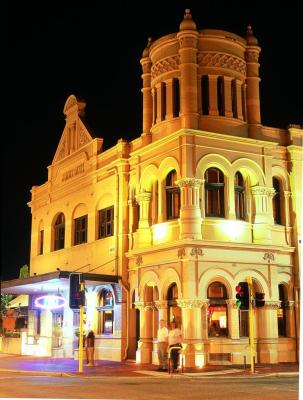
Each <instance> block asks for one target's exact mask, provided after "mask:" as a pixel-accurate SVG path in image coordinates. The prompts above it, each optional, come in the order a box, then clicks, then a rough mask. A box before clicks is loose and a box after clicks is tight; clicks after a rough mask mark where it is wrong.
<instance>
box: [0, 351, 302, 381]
mask: <svg viewBox="0 0 303 400" xmlns="http://www.w3.org/2000/svg"><path fill="white" fill-rule="evenodd" d="M78 366H79V364H78V361H77V360H73V359H67V358H60V359H59V358H57V359H56V358H50V357H32V356H20V355H8V354H0V373H1V372H12V373H21V374H25V375H49V376H78V375H79V372H78ZM255 371H256V372H255V374H253V375H256V376H262V375H266V376H282V375H285V376H286V375H289V376H293V375H295V376H298V375H299V365H298V364H293V363H285V364H284V363H283V364H277V365H276V364H270V365H269V364H257V365H256V368H255ZM227 374H228V376H232V375H237V376H238V375H240V376H248V375H250V376H252V374H251V372H250V368H249V366H247V367H246V369H245V370H244V368H243V365H242V366H241V365H224V366H218V365H207V366H205V367H203V368H185V369H184V373H183V375H185V376H191V377H203V376H205V377H206V376H210V375H215V376H218V375H227ZM113 375H115V376H116V377H135V376H136V377H148V376H149V377H151V376H152V377H167V376H168V373H165V372H158V371H157V366H155V365H151V364H141V365H140V364H136V363H135V362H131V361H125V362H114V361H101V360H98V361H96V362H95V366H94V367H87V366H86V365H85V363H83V373H81V376H87V377H90V376H91V377H93V376H95V377H102V376H113ZM178 375H181V374H178Z"/></svg>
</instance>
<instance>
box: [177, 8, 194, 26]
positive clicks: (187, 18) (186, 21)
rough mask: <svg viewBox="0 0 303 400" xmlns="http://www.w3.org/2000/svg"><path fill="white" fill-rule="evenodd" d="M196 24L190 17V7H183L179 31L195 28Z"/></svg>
mask: <svg viewBox="0 0 303 400" xmlns="http://www.w3.org/2000/svg"><path fill="white" fill-rule="evenodd" d="M196 29H197V26H196V23H195V21H194V20H193V18H192V15H191V13H190V9H189V8H186V9H185V14H184V19H183V21H182V22H181V24H180V31H185V30H196Z"/></svg>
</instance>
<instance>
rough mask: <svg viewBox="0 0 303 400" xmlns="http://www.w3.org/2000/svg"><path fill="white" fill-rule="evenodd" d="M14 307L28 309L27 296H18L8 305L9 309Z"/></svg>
mask: <svg viewBox="0 0 303 400" xmlns="http://www.w3.org/2000/svg"><path fill="white" fill-rule="evenodd" d="M16 307H28V294H20V295H19V296H17V297H15V298H14V299H13V300H12V301H11V302H10V303H9V308H16Z"/></svg>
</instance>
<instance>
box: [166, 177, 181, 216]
mask: <svg viewBox="0 0 303 400" xmlns="http://www.w3.org/2000/svg"><path fill="white" fill-rule="evenodd" d="M176 180H177V173H176V171H175V170H172V171H170V173H169V174H168V175H167V177H166V187H165V189H166V218H167V219H175V218H179V214H180V189H179V187H178V186H177V184H176Z"/></svg>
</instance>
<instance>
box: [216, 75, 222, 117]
mask: <svg viewBox="0 0 303 400" xmlns="http://www.w3.org/2000/svg"><path fill="white" fill-rule="evenodd" d="M217 102H218V111H219V115H224V78H223V76H219V77H218V80H217Z"/></svg>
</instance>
